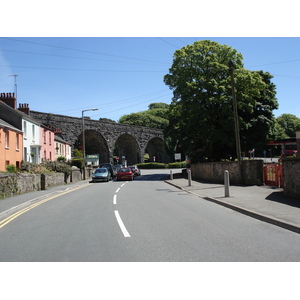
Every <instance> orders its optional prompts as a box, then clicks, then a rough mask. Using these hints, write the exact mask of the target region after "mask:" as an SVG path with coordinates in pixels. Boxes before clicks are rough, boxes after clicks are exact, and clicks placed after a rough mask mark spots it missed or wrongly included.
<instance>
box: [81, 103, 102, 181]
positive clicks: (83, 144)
mask: <svg viewBox="0 0 300 300" xmlns="http://www.w3.org/2000/svg"><path fill="white" fill-rule="evenodd" d="M90 110H98V108H91V109H85V110H83V111H82V148H83V149H82V150H83V180H85V179H86V176H85V164H86V159H85V134H84V112H85V111H90Z"/></svg>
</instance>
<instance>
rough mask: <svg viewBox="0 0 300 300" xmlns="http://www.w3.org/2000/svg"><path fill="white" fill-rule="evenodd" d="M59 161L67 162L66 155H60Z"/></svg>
mask: <svg viewBox="0 0 300 300" xmlns="http://www.w3.org/2000/svg"><path fill="white" fill-rule="evenodd" d="M57 161H59V162H66V158H65V157H64V156H59V157H58V158H57Z"/></svg>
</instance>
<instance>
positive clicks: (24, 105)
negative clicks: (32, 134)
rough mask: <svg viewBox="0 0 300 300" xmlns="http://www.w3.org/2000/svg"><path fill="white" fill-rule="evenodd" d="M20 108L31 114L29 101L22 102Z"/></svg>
mask: <svg viewBox="0 0 300 300" xmlns="http://www.w3.org/2000/svg"><path fill="white" fill-rule="evenodd" d="M18 110H19V111H21V112H23V113H25V114H26V115H28V116H29V114H30V110H29V104H28V103H20V104H19V108H18Z"/></svg>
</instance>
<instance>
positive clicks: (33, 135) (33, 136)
mask: <svg viewBox="0 0 300 300" xmlns="http://www.w3.org/2000/svg"><path fill="white" fill-rule="evenodd" d="M32 141H33V142H34V141H35V128H34V125H32Z"/></svg>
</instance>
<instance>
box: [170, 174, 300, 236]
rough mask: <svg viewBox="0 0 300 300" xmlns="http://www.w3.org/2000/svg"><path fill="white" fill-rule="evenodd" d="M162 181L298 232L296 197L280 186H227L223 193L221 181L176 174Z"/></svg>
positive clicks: (298, 203)
mask: <svg viewBox="0 0 300 300" xmlns="http://www.w3.org/2000/svg"><path fill="white" fill-rule="evenodd" d="M165 182H167V183H169V184H171V185H173V186H176V187H177V188H180V189H182V190H184V191H187V192H189V193H192V194H194V195H196V196H198V197H201V198H203V199H205V200H209V201H212V202H215V203H217V204H220V205H223V206H225V207H228V208H231V209H234V210H236V211H238V212H240V213H243V214H246V215H248V216H251V217H254V218H257V219H259V220H261V221H265V222H268V223H271V224H274V225H277V226H280V227H283V228H286V229H288V230H292V231H294V232H297V233H300V199H295V198H291V197H286V196H284V194H283V190H282V189H281V188H271V187H267V186H236V185H233V186H230V187H229V197H225V187H224V185H223V184H214V183H203V182H198V181H193V180H192V181H191V185H189V182H188V180H187V179H184V178H177V179H173V180H166V181H165Z"/></svg>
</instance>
